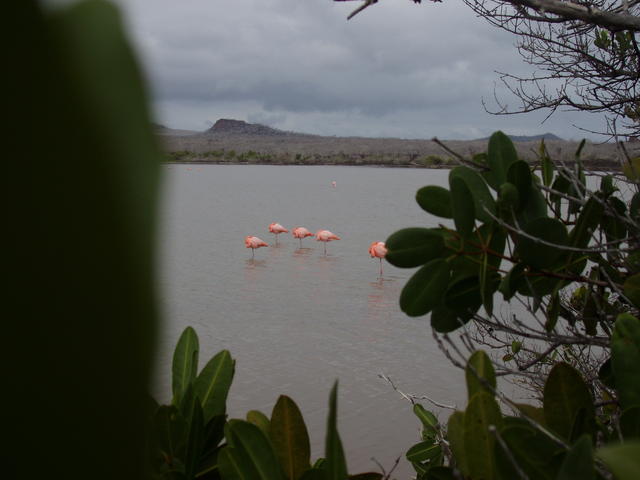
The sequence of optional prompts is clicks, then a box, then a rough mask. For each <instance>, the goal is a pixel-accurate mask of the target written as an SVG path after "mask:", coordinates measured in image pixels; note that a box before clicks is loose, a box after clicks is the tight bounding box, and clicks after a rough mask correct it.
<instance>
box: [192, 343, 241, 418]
mask: <svg viewBox="0 0 640 480" xmlns="http://www.w3.org/2000/svg"><path fill="white" fill-rule="evenodd" d="M234 368H235V361H234V360H233V359H232V358H231V354H230V353H229V352H228V351H227V350H222V351H221V352H219V353H218V354H216V355H215V356H214V357H213V358H212V359H211V360H209V362H208V363H207V365H205V367H204V368H203V369H202V371H201V372H200V374H199V375H198V377H197V378H196V381H195V387H196V395H197V396H198V398H200V400H201V401H202V410H203V412H204V419H205V422H208V421H209V420H210V419H211V418H213V417H215V416H216V415H222V414H224V413H225V411H226V403H227V394H228V393H229V388H230V387H231V381H232V380H233V373H234Z"/></svg>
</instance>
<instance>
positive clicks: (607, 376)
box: [598, 358, 616, 388]
mask: <svg viewBox="0 0 640 480" xmlns="http://www.w3.org/2000/svg"><path fill="white" fill-rule="evenodd" d="M598 378H599V379H600V381H601V382H602V383H603V384H605V385H606V386H607V387H609V388H616V381H615V377H614V376H613V367H612V365H611V358H607V359H606V360H605V361H604V362H603V363H602V365H600V368H599V369H598Z"/></svg>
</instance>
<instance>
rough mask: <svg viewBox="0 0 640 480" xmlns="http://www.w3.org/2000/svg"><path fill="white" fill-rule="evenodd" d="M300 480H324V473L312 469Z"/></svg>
mask: <svg viewBox="0 0 640 480" xmlns="http://www.w3.org/2000/svg"><path fill="white" fill-rule="evenodd" d="M225 480H226V479H225ZM300 480H325V472H324V470H321V469H319V468H312V469H311V470H307V471H306V472H304V474H303V475H302V477H300Z"/></svg>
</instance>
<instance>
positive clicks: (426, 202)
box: [416, 185, 453, 218]
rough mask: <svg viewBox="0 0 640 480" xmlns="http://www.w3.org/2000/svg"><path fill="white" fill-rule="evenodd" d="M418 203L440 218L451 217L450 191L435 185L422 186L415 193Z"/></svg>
mask: <svg viewBox="0 0 640 480" xmlns="http://www.w3.org/2000/svg"><path fill="white" fill-rule="evenodd" d="M416 202H418V205H420V207H421V208H422V209H423V210H424V211H426V212H429V213H430V214H432V215H435V216H437V217H442V218H453V212H452V211H451V193H450V192H449V190H447V189H446V188H443V187H439V186H437V185H429V186H427V187H422V188H421V189H420V190H418V192H417V193H416Z"/></svg>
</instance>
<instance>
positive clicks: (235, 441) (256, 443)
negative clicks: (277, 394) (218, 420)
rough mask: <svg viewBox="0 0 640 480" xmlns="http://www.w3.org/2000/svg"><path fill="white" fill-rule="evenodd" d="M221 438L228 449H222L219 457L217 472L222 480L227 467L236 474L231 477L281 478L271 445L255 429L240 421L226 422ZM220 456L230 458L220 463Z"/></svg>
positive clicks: (274, 479) (275, 479)
mask: <svg viewBox="0 0 640 480" xmlns="http://www.w3.org/2000/svg"><path fill="white" fill-rule="evenodd" d="M225 438H226V439H227V442H228V443H229V446H228V447H226V448H224V449H222V451H221V452H220V454H219V455H220V457H219V458H220V462H221V463H220V470H221V472H222V474H223V478H225V480H226V474H227V469H228V467H230V466H232V467H233V472H232V475H236V477H233V478H243V479H244V478H247V479H251V480H281V479H282V471H281V470H280V466H279V464H278V461H277V459H276V455H275V453H274V451H273V448H272V446H271V443H270V442H269V440H268V439H267V437H265V435H264V433H262V431H260V429H259V428H258V427H256V426H255V425H253V424H251V423H249V422H245V421H244V420H229V422H227V426H226V429H225ZM223 455H226V456H228V457H230V458H225V460H224V461H223ZM227 460H229V461H230V462H227ZM223 463H224V464H223ZM229 463H230V464H229Z"/></svg>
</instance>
